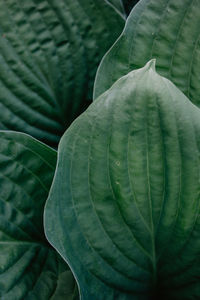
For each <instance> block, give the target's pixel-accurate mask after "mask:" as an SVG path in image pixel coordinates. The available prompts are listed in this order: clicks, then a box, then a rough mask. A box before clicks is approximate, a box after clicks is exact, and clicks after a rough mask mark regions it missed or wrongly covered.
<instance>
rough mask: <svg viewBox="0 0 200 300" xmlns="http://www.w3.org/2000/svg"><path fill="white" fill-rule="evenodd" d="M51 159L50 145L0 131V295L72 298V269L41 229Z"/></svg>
mask: <svg viewBox="0 0 200 300" xmlns="http://www.w3.org/2000/svg"><path fill="white" fill-rule="evenodd" d="M55 164H56V152H55V151H54V150H52V149H51V148H49V147H47V146H45V145H44V144H42V143H40V142H38V141H37V140H35V139H33V138H31V137H29V136H27V135H25V134H22V133H17V132H9V131H5V132H3V131H0V220H1V221H0V298H1V299H2V300H4V299H5V300H21V299H27V300H28V299H31V300H34V299H35V300H47V299H51V300H61V299H66V300H72V299H75V294H74V296H73V293H74V292H76V293H77V291H76V284H75V280H74V278H73V275H72V273H71V271H70V270H69V267H68V266H67V264H66V263H65V262H64V261H63V260H62V259H61V258H60V256H59V255H58V254H57V253H56V252H55V250H54V249H53V248H52V247H51V246H50V245H49V244H48V242H47V240H46V238H45V235H44V229H43V211H44V205H45V201H46V199H47V196H48V192H49V188H50V185H51V182H52V178H53V174H54V170H55ZM76 295H77V294H76Z"/></svg>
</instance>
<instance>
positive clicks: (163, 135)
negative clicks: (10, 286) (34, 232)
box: [45, 61, 200, 300]
mask: <svg viewBox="0 0 200 300" xmlns="http://www.w3.org/2000/svg"><path fill="white" fill-rule="evenodd" d="M153 64H154V62H153V61H151V62H149V63H148V64H147V65H146V66H145V67H144V68H142V69H139V70H137V71H133V72H131V73H129V74H128V75H127V76H124V77H122V78H121V79H120V80H118V81H117V82H116V83H115V84H114V85H113V86H112V87H111V89H110V90H108V91H107V92H105V93H104V94H103V95H102V96H101V97H100V98H98V99H97V100H96V101H95V102H94V103H93V104H92V105H91V106H90V107H89V109H88V110H87V111H86V112H85V113H83V114H82V115H81V116H80V117H79V118H78V119H77V120H76V121H75V122H74V123H73V124H72V125H71V127H70V128H69V129H68V130H67V132H66V133H65V135H64V137H63V138H62V140H61V143H60V145H59V158H58V165H57V171H56V175H55V179H54V183H53V187H52V189H51V192H50V196H49V199H48V200H47V206H46V210H45V230H46V234H47V237H48V239H49V241H50V242H51V243H52V245H53V246H54V247H55V248H56V249H57V250H58V251H59V252H60V253H61V254H62V256H63V257H64V258H65V259H66V260H67V261H68V262H69V264H70V266H71V267H72V269H73V271H74V273H75V274H76V277H77V278H78V281H79V286H80V290H81V294H82V299H83V300H88V299H93V300H99V299H101V300H119V299H120V300H122V299H123V300H131V299H134V300H143V299H144V300H149V299H153V300H155V299H159V300H160V299H165V300H169V299H173V300H174V299H177V300H180V299H181V300H188V299H199V298H200V285H199V274H200V256H199V254H200V250H199V249H200V214H199V212H200V210H199V205H200V197H199V196H200V195H199V190H200V189H199V188H200V172H199V170H200V111H199V109H198V108H197V107H195V106H194V105H193V104H192V103H191V102H190V101H189V100H188V99H187V98H186V97H185V96H184V94H182V92H180V91H179V90H178V89H177V88H176V87H175V86H174V85H173V84H172V83H171V82H170V81H169V80H167V79H165V78H163V77H161V76H159V75H158V74H157V73H156V72H155V70H154V66H153ZM99 295H101V296H99ZM151 297H152V298H151Z"/></svg>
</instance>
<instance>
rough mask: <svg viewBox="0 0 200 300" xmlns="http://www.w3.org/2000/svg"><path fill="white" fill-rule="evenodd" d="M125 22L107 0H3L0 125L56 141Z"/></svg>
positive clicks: (85, 100) (82, 103)
mask: <svg viewBox="0 0 200 300" xmlns="http://www.w3.org/2000/svg"><path fill="white" fill-rule="evenodd" d="M123 25H124V20H123V18H122V17H121V16H120V14H119V13H118V12H117V10H116V9H114V8H113V7H112V6H111V5H110V4H109V3H107V2H106V1H102V0H92V1H90V0H83V1H82V0H28V1H27V0H19V1H16V0H6V1H0V129H9V130H17V131H22V132H25V133H28V134H30V135H32V136H34V137H36V138H38V139H40V140H42V141H44V142H46V143H48V144H49V145H52V146H55V147H56V145H57V143H58V141H59V139H60V137H61V135H62V134H63V132H64V131H65V129H66V128H67V127H68V126H69V125H70V123H71V122H72V121H73V120H74V119H75V118H76V117H77V116H78V115H79V114H80V112H82V111H83V110H84V109H85V108H86V107H87V106H88V104H89V103H90V102H91V99H92V87H93V81H94V76H95V72H96V69H97V66H98V63H99V61H100V59H101V58H102V56H103V55H104V54H105V52H106V51H107V50H108V49H109V47H110V46H111V45H112V43H113V42H114V41H115V39H116V38H117V37H118V36H119V34H120V33H121V31H122V28H123Z"/></svg>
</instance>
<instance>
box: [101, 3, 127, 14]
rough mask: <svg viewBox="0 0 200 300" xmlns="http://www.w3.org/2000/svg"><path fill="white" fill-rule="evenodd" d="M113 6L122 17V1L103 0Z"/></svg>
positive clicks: (123, 11) (123, 12)
mask: <svg viewBox="0 0 200 300" xmlns="http://www.w3.org/2000/svg"><path fill="white" fill-rule="evenodd" d="M105 1H107V2H109V3H110V4H111V5H113V6H114V7H115V8H116V9H117V10H118V11H119V12H121V14H122V16H123V15H124V14H125V10H124V6H123V3H122V0H105Z"/></svg>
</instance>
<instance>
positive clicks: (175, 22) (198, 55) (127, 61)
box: [95, 0, 200, 106]
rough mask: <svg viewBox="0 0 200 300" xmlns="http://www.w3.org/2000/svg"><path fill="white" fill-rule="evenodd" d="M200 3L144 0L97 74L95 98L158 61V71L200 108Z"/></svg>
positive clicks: (136, 7) (134, 10)
mask: <svg viewBox="0 0 200 300" xmlns="http://www.w3.org/2000/svg"><path fill="white" fill-rule="evenodd" d="M199 19H200V1H197V0H194V1H190V0H176V1H174V0H141V1H139V3H138V4H137V5H136V6H135V8H134V9H133V11H132V13H131V14H130V16H129V18H128V20H127V24H126V26H125V29H124V32H123V33H122V35H121V37H120V38H119V40H118V41H117V42H116V44H115V45H114V46H113V47H112V49H111V50H110V51H109V52H108V54H107V56H106V57H105V58H104V60H103V62H102V63H101V67H100V69H99V71H98V75H97V78H96V87H95V98H96V97H97V96H98V95H100V94H101V93H102V92H104V91H106V90H107V89H108V88H109V87H110V86H111V85H112V84H113V83H114V82H115V81H116V80H117V79H118V78H120V77H121V76H122V75H125V74H127V73H128V72H129V71H132V70H133V69H137V68H139V67H142V66H143V65H144V64H145V63H146V62H147V61H148V60H150V59H151V58H156V59H157V70H158V72H159V73H160V74H161V75H162V76H165V77H167V78H168V79H170V80H171V81H172V82H173V83H174V84H175V85H176V86H177V87H178V88H179V89H181V91H182V92H183V93H184V94H185V95H186V96H187V97H188V98H189V99H190V100H191V101H192V102H193V103H194V104H196V105H197V106H200V88H199V69H200V43H199V41H200V40H199V36H200V30H199Z"/></svg>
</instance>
